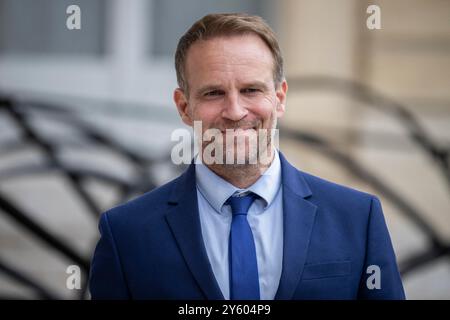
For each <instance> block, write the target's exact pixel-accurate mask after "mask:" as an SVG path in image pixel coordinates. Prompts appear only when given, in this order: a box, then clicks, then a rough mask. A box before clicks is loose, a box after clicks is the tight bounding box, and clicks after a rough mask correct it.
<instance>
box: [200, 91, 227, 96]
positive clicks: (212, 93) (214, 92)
mask: <svg viewBox="0 0 450 320" xmlns="http://www.w3.org/2000/svg"><path fill="white" fill-rule="evenodd" d="M221 95H223V91H221V90H212V91H208V92H206V93H205V94H204V96H205V97H216V96H221Z"/></svg>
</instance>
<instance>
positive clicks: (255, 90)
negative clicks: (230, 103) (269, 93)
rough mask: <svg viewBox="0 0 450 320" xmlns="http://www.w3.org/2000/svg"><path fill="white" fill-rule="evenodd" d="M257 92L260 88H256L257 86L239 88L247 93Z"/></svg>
mask: <svg viewBox="0 0 450 320" xmlns="http://www.w3.org/2000/svg"><path fill="white" fill-rule="evenodd" d="M257 92H261V90H259V89H257V88H245V89H242V90H241V93H247V94H252V93H257Z"/></svg>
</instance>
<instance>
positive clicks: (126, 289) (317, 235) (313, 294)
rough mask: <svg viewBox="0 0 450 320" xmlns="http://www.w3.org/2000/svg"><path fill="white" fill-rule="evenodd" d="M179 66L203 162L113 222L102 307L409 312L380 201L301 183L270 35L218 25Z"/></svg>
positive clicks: (223, 21) (118, 211)
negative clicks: (369, 302)
mask: <svg viewBox="0 0 450 320" xmlns="http://www.w3.org/2000/svg"><path fill="white" fill-rule="evenodd" d="M175 60H176V61H175V65H176V71H177V78H178V84H179V88H177V89H176V90H175V92H174V100H175V104H176V106H177V108H178V111H179V114H180V116H181V119H182V120H183V122H184V123H186V124H187V125H189V126H193V125H194V122H195V121H200V122H201V125H202V133H203V134H201V136H202V138H203V139H201V141H200V142H199V143H200V152H199V155H198V156H197V158H196V160H197V161H193V163H192V164H191V165H190V166H189V168H188V170H187V171H186V172H185V173H184V174H182V175H181V176H180V177H178V178H177V179H175V180H173V181H171V182H169V183H168V184H166V185H164V186H162V187H160V188H157V189H155V190H153V191H151V192H149V193H147V194H145V195H143V196H141V197H139V198H137V199H135V200H133V201H131V202H129V203H126V204H124V205H121V206H118V207H116V208H113V209H111V210H109V211H108V212H106V213H104V214H103V215H102V217H101V219H100V232H101V239H100V241H99V243H98V245H97V248H96V250H95V253H94V257H93V261H92V268H91V275H90V290H91V294H92V297H93V298H94V299H108V298H109V299H255V300H257V299H404V292H403V287H402V283H401V280H400V276H399V273H398V270H397V265H396V261H395V255H394V251H393V248H392V245H391V241H390V238H389V234H388V230H387V228H386V224H385V221H384V218H383V214H382V209H381V205H380V202H379V200H378V199H377V198H376V197H374V196H372V195H370V194H366V193H362V192H359V191H356V190H352V189H350V188H347V187H344V186H339V185H337V184H334V183H331V182H328V181H325V180H322V179H320V178H317V177H314V176H312V175H309V174H307V173H304V172H301V171H298V170H297V169H295V168H294V167H293V166H292V165H290V164H289V162H288V161H287V160H286V159H285V157H284V156H283V155H282V153H281V152H279V151H278V150H276V148H275V147H274V140H273V133H272V132H273V130H272V129H274V128H275V127H276V124H277V119H278V118H279V117H281V116H282V115H283V113H284V111H285V101H286V94H287V89H288V86H287V83H286V80H285V79H284V76H283V60H282V56H281V52H280V49H279V46H278V43H277V40H276V38H275V35H274V33H273V32H272V30H271V29H270V28H269V27H268V26H267V24H266V23H265V22H264V21H263V20H262V19H261V18H259V17H255V16H248V15H244V14H213V15H207V16H205V17H203V18H202V19H201V20H199V21H197V22H196V23H195V24H194V25H193V26H192V27H191V28H190V29H189V30H188V31H187V32H186V34H185V35H184V36H183V37H182V38H181V39H180V41H179V44H178V48H177V52H176V57H175ZM211 132H212V135H213V136H215V138H214V139H208V138H206V139H204V138H205V137H208V136H211ZM217 133H219V134H223V135H224V136H223V137H222V135H220V136H217V135H215V134H217ZM228 133H233V134H234V135H233V136H231V137H230V135H228ZM255 135H257V136H258V141H264V143H263V144H257V145H255V144H254V143H251V142H252V141H253V142H254V141H255ZM236 136H237V137H244V139H243V140H242V139H241V141H240V142H238V141H237V140H239V139H237V140H235V139H234V138H236ZM261 137H262V138H265V139H261V140H260V138H261ZM211 146H213V148H210V149H209V150H210V151H211V150H212V151H211V152H209V153H207V152H205V151H206V150H207V149H208V148H209V147H211ZM239 151H244V156H243V160H244V161H243V162H242V161H241V162H239V161H238V158H239V157H238V154H239ZM263 155H266V156H267V158H268V161H262V160H263V157H262V156H263ZM241 160H242V159H241Z"/></svg>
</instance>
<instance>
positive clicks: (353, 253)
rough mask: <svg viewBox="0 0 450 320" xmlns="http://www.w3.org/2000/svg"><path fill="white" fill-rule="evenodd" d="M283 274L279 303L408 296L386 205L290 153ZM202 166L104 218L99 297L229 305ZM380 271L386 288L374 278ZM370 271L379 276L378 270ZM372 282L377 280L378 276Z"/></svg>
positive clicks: (96, 263) (97, 257)
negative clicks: (201, 200) (202, 190)
mask: <svg viewBox="0 0 450 320" xmlns="http://www.w3.org/2000/svg"><path fill="white" fill-rule="evenodd" d="M280 160H281V168H282V184H283V215H284V222H283V223H284V236H283V237H284V239H283V240H284V243H283V264H282V265H283V269H282V274H281V280H280V283H279V287H278V291H277V294H276V297H275V298H276V299H403V298H404V297H405V296H404V291H403V286H402V283H401V280H400V276H399V272H398V269H397V264H396V259H395V255H394V250H393V248H392V244H391V240H390V237H389V234H388V230H387V228H386V224H385V221H384V217H383V212H382V209H381V205H380V202H379V200H378V199H377V198H376V197H374V196H372V195H370V194H366V193H363V192H359V191H356V190H353V189H350V188H347V187H343V186H340V185H337V184H334V183H331V182H328V181H325V180H322V179H320V178H317V177H314V176H312V175H309V174H307V173H304V172H301V171H298V170H297V169H296V168H294V167H293V166H292V165H290V164H289V163H288V162H287V160H286V159H285V158H284V156H283V155H282V154H281V153H280ZM200 228H201V227H200V220H199V213H198V206H197V189H196V182H195V166H194V165H193V164H191V165H190V167H189V168H188V170H187V171H186V172H185V173H184V174H182V175H181V176H180V177H178V178H177V179H175V180H173V181H171V182H169V183H167V184H166V185H164V186H162V187H159V188H157V189H155V190H153V191H151V192H149V193H146V194H144V195H142V196H140V197H139V198H137V199H135V200H133V201H130V202H128V203H126V204H123V205H121V206H118V207H116V208H113V209H111V210H109V211H107V212H105V213H104V214H102V216H101V219H100V224H99V229H100V233H101V238H100V240H99V242H98V244H97V247H96V249H95V253H94V256H93V259H92V264H91V272H90V291H91V296H92V298H93V299H223V295H222V293H221V291H220V288H219V286H218V284H217V281H216V280H215V278H214V274H213V271H212V268H211V265H210V263H209V261H208V257H207V254H206V249H205V246H204V243H203V239H202V235H201V229H200ZM371 265H376V266H378V267H379V268H380V269H379V271H380V272H379V274H378V275H379V276H380V277H379V282H378V284H379V285H380V288H379V289H377V288H372V289H369V287H368V286H367V280H369V282H370V283H374V282H373V281H372V280H374V277H375V276H376V275H372V274H371V273H367V268H368V267H369V266H371ZM369 271H371V270H370V269H369ZM371 275H372V278H370V279H368V278H369V277H370V276H371Z"/></svg>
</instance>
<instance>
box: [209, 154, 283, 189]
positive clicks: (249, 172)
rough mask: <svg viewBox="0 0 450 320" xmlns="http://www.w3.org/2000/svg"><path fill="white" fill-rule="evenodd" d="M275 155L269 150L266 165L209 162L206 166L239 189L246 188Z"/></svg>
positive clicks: (257, 177)
mask: <svg viewBox="0 0 450 320" xmlns="http://www.w3.org/2000/svg"><path fill="white" fill-rule="evenodd" d="M274 157H275V153H274V151H273V149H272V150H271V159H272V160H271V161H270V163H269V164H267V165H263V164H261V163H259V162H257V163H256V164H211V165H207V167H208V168H209V169H210V170H212V171H213V172H214V173H215V174H217V175H218V176H219V177H221V178H222V179H224V180H226V181H228V182H229V183H231V184H232V185H233V186H235V187H237V188H239V189H246V188H248V187H250V186H251V185H252V184H254V183H255V182H256V181H257V180H258V179H259V177H261V176H262V175H263V174H264V172H265V171H266V170H267V169H268V168H269V167H270V165H271V164H272V162H273V159H274Z"/></svg>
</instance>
